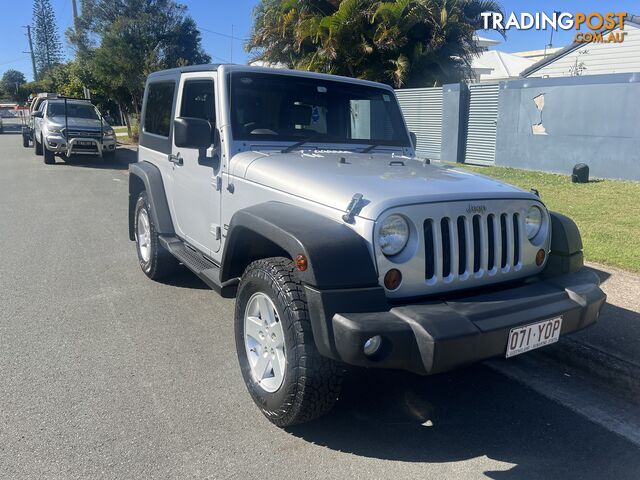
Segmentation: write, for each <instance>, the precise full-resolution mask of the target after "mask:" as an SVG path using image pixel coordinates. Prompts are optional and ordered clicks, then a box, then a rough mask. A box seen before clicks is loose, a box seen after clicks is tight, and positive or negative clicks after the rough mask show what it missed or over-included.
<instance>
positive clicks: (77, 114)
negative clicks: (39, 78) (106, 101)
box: [47, 102, 99, 120]
mask: <svg viewBox="0 0 640 480" xmlns="http://www.w3.org/2000/svg"><path fill="white" fill-rule="evenodd" d="M47 116H49V117H58V116H64V102H55V103H49V108H48V110H47ZM67 116H68V117H72V118H86V119H90V120H99V117H98V113H97V112H96V109H95V107H94V106H93V105H88V104H82V103H71V102H67Z"/></svg>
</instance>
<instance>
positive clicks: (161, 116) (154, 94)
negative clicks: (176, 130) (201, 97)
mask: <svg viewBox="0 0 640 480" xmlns="http://www.w3.org/2000/svg"><path fill="white" fill-rule="evenodd" d="M174 90H175V83H173V82H162V83H151V84H149V87H148V93H147V104H146V110H145V113H144V131H145V132H146V133H153V134H155V135H160V136H162V137H169V130H170V127H171V107H172V106H173V92H174Z"/></svg>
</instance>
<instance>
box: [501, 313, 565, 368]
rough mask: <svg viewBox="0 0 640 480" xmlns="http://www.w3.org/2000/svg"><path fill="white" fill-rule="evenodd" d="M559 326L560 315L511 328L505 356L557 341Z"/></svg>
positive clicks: (511, 355) (560, 326)
mask: <svg viewBox="0 0 640 480" xmlns="http://www.w3.org/2000/svg"><path fill="white" fill-rule="evenodd" d="M561 328H562V317H561V316H560V317H555V318H550V319H549V320H544V321H542V322H537V323H531V324H529V325H523V326H522V327H517V328H512V329H511V331H510V332H509V341H508V342H507V358H509V357H513V356H515V355H520V354H521V353H524V352H528V351H529V350H533V349H535V348H540V347H544V346H545V345H550V344H552V343H555V342H557V341H558V338H560V330H561Z"/></svg>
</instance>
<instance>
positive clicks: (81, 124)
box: [49, 117, 107, 130]
mask: <svg viewBox="0 0 640 480" xmlns="http://www.w3.org/2000/svg"><path fill="white" fill-rule="evenodd" d="M49 122H50V123H51V124H56V125H59V126H61V127H64V126H65V121H64V117H51V118H49ZM66 125H68V126H69V128H86V129H89V130H100V125H101V124H100V120H94V119H91V118H75V117H67V122H66ZM102 125H103V126H104V127H106V126H107V124H106V123H105V122H102Z"/></svg>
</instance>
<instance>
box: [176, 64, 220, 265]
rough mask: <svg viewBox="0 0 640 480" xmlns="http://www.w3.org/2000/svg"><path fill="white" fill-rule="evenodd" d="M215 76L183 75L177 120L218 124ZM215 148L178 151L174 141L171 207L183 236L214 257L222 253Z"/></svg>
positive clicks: (179, 89) (218, 164) (218, 163)
mask: <svg viewBox="0 0 640 480" xmlns="http://www.w3.org/2000/svg"><path fill="white" fill-rule="evenodd" d="M215 82H216V74H215V72H198V73H192V74H188V73H187V74H183V75H182V77H181V79H180V85H179V87H178V100H177V105H176V117H195V118H202V119H204V120H208V121H209V122H210V123H211V126H212V130H214V129H215V124H216V102H215V91H216V89H215ZM211 140H212V146H210V147H209V148H208V149H207V150H206V151H202V152H201V151H199V150H198V149H193V148H181V147H180V148H179V147H176V145H175V143H174V142H173V141H172V155H171V159H172V160H171V161H172V167H171V168H172V170H173V172H172V179H173V181H172V182H171V188H172V192H171V203H172V207H173V212H174V216H173V217H174V223H175V224H176V227H177V230H178V232H180V234H181V236H182V237H183V238H184V239H185V240H186V241H187V242H188V243H190V244H192V245H193V246H194V247H196V248H198V249H199V250H201V251H203V252H204V253H205V254H207V255H209V256H212V255H213V254H214V253H215V252H217V251H218V250H219V249H220V237H221V229H220V197H221V191H220V187H219V185H220V183H219V182H218V176H219V175H220V158H219V155H218V153H217V152H215V149H214V147H213V137H212V139H211Z"/></svg>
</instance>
